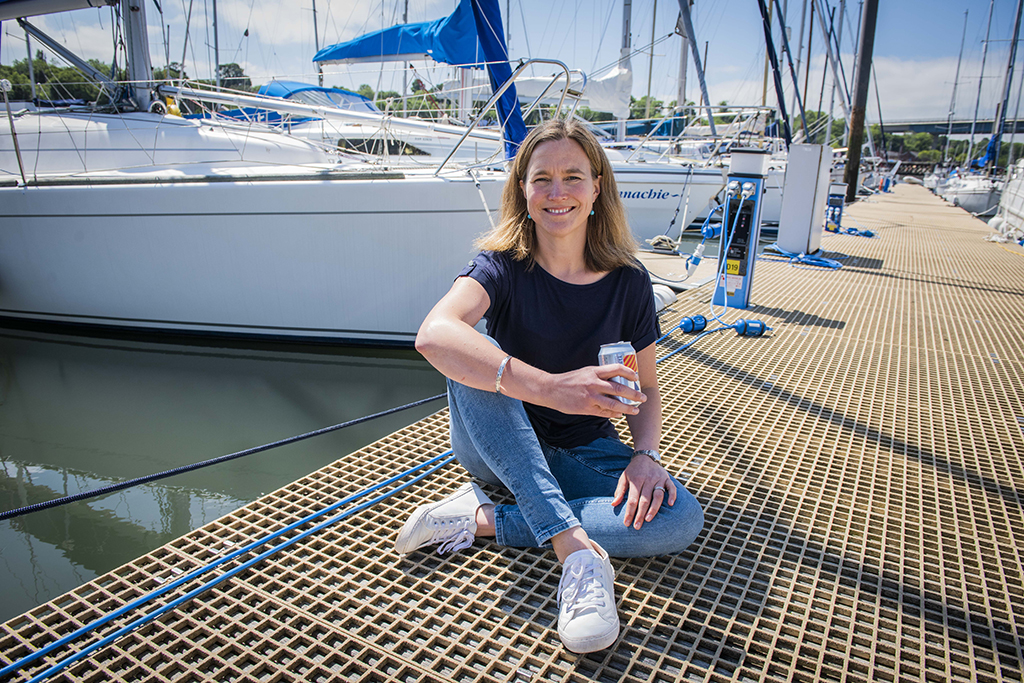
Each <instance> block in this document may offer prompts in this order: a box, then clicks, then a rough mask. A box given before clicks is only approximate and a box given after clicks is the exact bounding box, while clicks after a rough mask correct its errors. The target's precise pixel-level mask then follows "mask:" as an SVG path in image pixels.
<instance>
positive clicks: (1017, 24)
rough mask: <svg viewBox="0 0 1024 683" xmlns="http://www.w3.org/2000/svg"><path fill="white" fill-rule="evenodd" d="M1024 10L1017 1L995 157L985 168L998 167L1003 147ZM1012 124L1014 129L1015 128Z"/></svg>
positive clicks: (995, 131) (1022, 3)
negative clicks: (1021, 18) (1007, 107)
mask: <svg viewBox="0 0 1024 683" xmlns="http://www.w3.org/2000/svg"><path fill="white" fill-rule="evenodd" d="M1021 10H1024V0H1017V18H1016V20H1015V21H1014V23H1013V42H1011V43H1010V59H1009V60H1008V61H1007V63H1006V79H1005V81H1004V82H1003V101H1002V103H1001V104H1000V105H999V120H998V121H996V123H995V126H994V129H993V131H992V133H993V136H994V139H995V142H996V144H995V156H994V157H993V156H989V159H988V163H987V164H985V166H986V167H987V168H988V167H992V166H999V150H1000V149H1002V146H1003V130H1004V128H1005V127H1006V106H1007V105H1008V104H1009V103H1010V87H1011V86H1012V85H1013V67H1014V64H1015V63H1016V61H1017V39H1018V38H1019V37H1020V15H1021ZM1016 125H1017V124H1016V122H1014V127H1016Z"/></svg>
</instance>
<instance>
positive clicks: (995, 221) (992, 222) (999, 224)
mask: <svg viewBox="0 0 1024 683" xmlns="http://www.w3.org/2000/svg"><path fill="white" fill-rule="evenodd" d="M1005 222H1006V219H1005V218H1003V217H1002V216H992V218H989V219H988V227H990V228H992V229H993V230H995V231H996V232H998V233H1000V234H1002V232H1003V223H1005Z"/></svg>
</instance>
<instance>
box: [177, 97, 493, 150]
mask: <svg viewBox="0 0 1024 683" xmlns="http://www.w3.org/2000/svg"><path fill="white" fill-rule="evenodd" d="M157 93H158V94H159V95H160V96H162V97H175V98H181V99H187V100H193V101H196V102H204V103H207V104H226V105H232V106H235V107H238V108H243V107H254V108H257V109H268V110H271V111H276V112H280V113H282V114H292V115H296V116H306V117H312V118H322V119H327V120H332V121H341V122H344V123H366V124H373V125H381V124H382V123H384V122H386V123H387V125H389V126H392V127H398V128H404V129H407V130H412V131H419V132H430V133H448V134H451V135H461V134H462V133H463V132H464V131H465V127H464V126H456V125H451V124H445V123H437V122H435V121H425V120H421V119H403V118H400V117H394V116H389V115H386V114H383V113H373V112H362V111H354V110H350V109H337V108H334V107H325V106H320V105H313V104H306V103H303V102H295V101H293V100H286V99H282V98H279V97H265V96H261V95H253V94H252V93H244V92H239V91H234V90H226V89H224V88H223V87H222V88H221V89H220V90H219V91H214V90H206V89H203V88H200V87H196V86H195V85H181V86H176V85H164V84H161V85H158V86H157ZM473 137H475V138H477V139H480V140H486V141H489V142H495V141H498V140H500V136H499V135H498V134H496V133H494V132H493V131H486V130H477V131H473Z"/></svg>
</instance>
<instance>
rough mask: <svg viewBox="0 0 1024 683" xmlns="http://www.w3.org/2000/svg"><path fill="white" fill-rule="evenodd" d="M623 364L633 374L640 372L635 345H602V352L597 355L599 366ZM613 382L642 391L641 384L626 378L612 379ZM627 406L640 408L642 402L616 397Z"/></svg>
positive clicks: (626, 343) (623, 343)
mask: <svg viewBox="0 0 1024 683" xmlns="http://www.w3.org/2000/svg"><path fill="white" fill-rule="evenodd" d="M617 363H621V364H622V365H625V366H626V367H627V368H629V369H630V370H632V371H633V372H639V369H640V366H639V365H638V364H637V362H636V351H634V350H633V345H632V344H630V343H629V342H624V341H621V342H616V343H615V344H602V345H601V350H600V351H598V353H597V364H598V365H615V364H617ZM612 381H613V382H618V383H619V384H625V385H626V386H627V387H631V388H633V389H636V390H637V391H640V383H639V382H633V381H630V380H628V379H626V378H625V377H612ZM615 398H617V399H619V400H620V401H622V402H623V403H625V404H626V405H631V406H638V405H640V401H632V400H630V399H628V398H623V397H622V396H616V397H615Z"/></svg>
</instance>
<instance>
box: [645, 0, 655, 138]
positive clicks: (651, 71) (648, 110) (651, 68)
mask: <svg viewBox="0 0 1024 683" xmlns="http://www.w3.org/2000/svg"><path fill="white" fill-rule="evenodd" d="M657 24H658V0H654V13H653V15H652V16H651V59H650V61H649V62H648V66H647V106H646V107H644V118H645V119H649V118H651V76H653V75H654V27H655V26H656V25H657Z"/></svg>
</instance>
